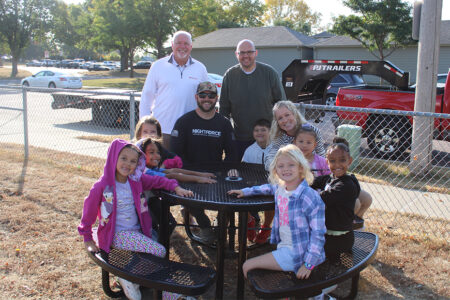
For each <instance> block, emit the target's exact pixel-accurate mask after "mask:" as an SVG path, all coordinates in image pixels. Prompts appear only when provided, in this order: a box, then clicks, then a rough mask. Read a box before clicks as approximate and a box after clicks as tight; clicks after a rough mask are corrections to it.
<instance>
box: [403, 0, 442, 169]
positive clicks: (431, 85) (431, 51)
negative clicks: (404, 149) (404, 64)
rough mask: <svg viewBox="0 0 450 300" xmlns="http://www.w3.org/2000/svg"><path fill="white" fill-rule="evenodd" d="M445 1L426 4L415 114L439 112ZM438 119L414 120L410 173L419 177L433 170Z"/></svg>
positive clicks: (420, 46)
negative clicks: (440, 59) (443, 7)
mask: <svg viewBox="0 0 450 300" xmlns="http://www.w3.org/2000/svg"><path fill="white" fill-rule="evenodd" d="M441 15H442V0H425V1H423V4H422V8H421V14H420V29H419V45H418V57H417V76H416V80H417V85H416V96H415V104H414V111H418V112H435V106H436V81H437V68H438V63H439V47H440V45H439V38H440V32H441V30H440V29H441V18H442V17H441ZM433 129H434V119H433V118H426V117H414V124H413V134H412V146H411V158H410V164H409V169H410V171H411V172H412V173H414V174H418V175H424V174H426V173H427V172H428V171H429V170H430V168H431V159H432V157H431V152H432V143H433Z"/></svg>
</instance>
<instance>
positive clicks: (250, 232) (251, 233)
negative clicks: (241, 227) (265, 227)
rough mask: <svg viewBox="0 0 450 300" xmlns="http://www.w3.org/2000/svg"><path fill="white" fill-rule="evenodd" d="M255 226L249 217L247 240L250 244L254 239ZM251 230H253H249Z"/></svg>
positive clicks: (253, 220) (252, 218)
mask: <svg viewBox="0 0 450 300" xmlns="http://www.w3.org/2000/svg"><path fill="white" fill-rule="evenodd" d="M255 226H256V221H255V218H254V217H250V220H249V221H248V223H247V239H248V240H249V241H250V242H253V241H254V240H255V238H256V229H254V228H255ZM251 228H253V229H251Z"/></svg>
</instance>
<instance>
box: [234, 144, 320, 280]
mask: <svg viewBox="0 0 450 300" xmlns="http://www.w3.org/2000/svg"><path fill="white" fill-rule="evenodd" d="M312 180H313V175H312V173H311V171H310V168H309V163H308V161H307V160H306V159H305V157H304V156H303V154H302V152H301V151H300V150H299V149H298V148H297V147H296V146H294V145H287V146H285V147H282V148H280V149H279V150H278V152H277V153H276V155H275V157H274V159H273V161H272V163H271V164H270V176H269V181H270V184H264V185H261V186H254V187H249V188H244V189H242V190H231V191H229V192H228V193H229V194H236V195H237V197H238V198H241V197H245V196H252V195H270V194H272V195H275V218H274V220H273V227H272V233H271V237H270V242H271V243H272V244H277V250H275V251H272V252H271V253H266V254H264V255H261V256H257V257H254V258H251V259H248V260H247V261H246V262H245V263H244V265H243V272H244V276H245V277H247V272H248V271H249V270H252V269H257V268H258V269H269V270H277V271H292V272H295V274H296V276H297V278H299V279H306V278H308V277H309V276H310V274H311V271H312V270H313V268H314V267H315V266H317V265H318V264H320V263H322V262H323V261H324V260H325V254H324V249H323V246H324V243H325V237H324V235H325V232H326V228H325V205H324V203H323V201H322V199H321V198H320V196H319V194H318V193H317V192H316V191H315V190H313V189H311V188H310V187H309V185H308V182H312Z"/></svg>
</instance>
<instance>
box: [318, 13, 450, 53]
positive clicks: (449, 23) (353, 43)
mask: <svg viewBox="0 0 450 300" xmlns="http://www.w3.org/2000/svg"><path fill="white" fill-rule="evenodd" d="M320 34H322V33H320ZM314 37H316V36H314ZM439 42H440V44H441V45H450V20H445V21H444V20H443V21H441V36H440V41H439ZM358 46H361V43H360V42H358V41H357V40H355V39H352V38H351V37H349V36H343V35H338V36H332V37H330V38H327V39H320V40H319V41H318V42H317V43H315V44H314V47H323V48H325V47H358Z"/></svg>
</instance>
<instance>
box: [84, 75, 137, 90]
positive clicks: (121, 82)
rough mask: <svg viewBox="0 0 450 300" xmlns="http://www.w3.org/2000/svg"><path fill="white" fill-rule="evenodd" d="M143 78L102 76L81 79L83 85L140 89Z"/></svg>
mask: <svg viewBox="0 0 450 300" xmlns="http://www.w3.org/2000/svg"><path fill="white" fill-rule="evenodd" d="M144 82H145V78H125V77H120V78H102V79H88V80H86V79H83V87H108V88H120V89H131V90H138V91H141V90H142V87H143V86H144Z"/></svg>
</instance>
